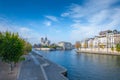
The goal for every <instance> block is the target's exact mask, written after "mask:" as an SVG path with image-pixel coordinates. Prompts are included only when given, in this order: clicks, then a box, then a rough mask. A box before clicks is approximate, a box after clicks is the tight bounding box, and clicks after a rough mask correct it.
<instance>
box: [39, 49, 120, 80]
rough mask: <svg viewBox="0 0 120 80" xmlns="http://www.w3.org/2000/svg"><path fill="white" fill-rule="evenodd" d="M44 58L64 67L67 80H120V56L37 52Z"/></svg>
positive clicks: (70, 52)
mask: <svg viewBox="0 0 120 80" xmlns="http://www.w3.org/2000/svg"><path fill="white" fill-rule="evenodd" d="M38 52H39V54H41V55H43V56H44V57H45V58H47V59H49V60H51V61H53V62H55V63H57V64H59V65H61V66H63V67H65V68H66V69H67V70H68V78H69V80H120V56H112V55H98V54H87V53H76V52H75V50H71V51H38Z"/></svg>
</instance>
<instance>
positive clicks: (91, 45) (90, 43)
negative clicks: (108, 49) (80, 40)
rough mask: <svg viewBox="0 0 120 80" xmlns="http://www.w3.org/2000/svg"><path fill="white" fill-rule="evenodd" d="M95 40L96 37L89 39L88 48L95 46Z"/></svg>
mask: <svg viewBox="0 0 120 80" xmlns="http://www.w3.org/2000/svg"><path fill="white" fill-rule="evenodd" d="M93 40H94V38H90V39H89V40H88V48H93Z"/></svg>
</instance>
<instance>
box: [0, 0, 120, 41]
mask: <svg viewBox="0 0 120 80" xmlns="http://www.w3.org/2000/svg"><path fill="white" fill-rule="evenodd" d="M108 29H111V30H113V29H118V30H120V1H119V0H0V31H6V30H9V31H12V32H18V33H19V34H20V36H21V37H23V38H25V39H27V40H28V41H30V42H31V43H39V42H40V38H41V37H45V36H47V37H48V38H49V39H50V40H51V41H52V42H59V41H69V42H72V43H74V42H75V41H79V40H82V39H84V38H88V37H94V36H95V35H98V33H99V32H100V31H101V30H108Z"/></svg>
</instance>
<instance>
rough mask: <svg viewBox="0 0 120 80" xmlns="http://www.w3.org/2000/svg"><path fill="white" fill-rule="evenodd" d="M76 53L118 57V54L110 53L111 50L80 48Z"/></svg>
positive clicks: (119, 54)
mask: <svg viewBox="0 0 120 80" xmlns="http://www.w3.org/2000/svg"><path fill="white" fill-rule="evenodd" d="M76 52H77V53H92V54H102V55H115V56H120V53H119V52H116V51H111V49H99V48H94V49H91V48H86V49H85V48H81V49H78V50H76Z"/></svg>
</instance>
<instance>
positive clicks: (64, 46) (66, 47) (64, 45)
mask: <svg viewBox="0 0 120 80" xmlns="http://www.w3.org/2000/svg"><path fill="white" fill-rule="evenodd" d="M58 46H60V47H62V49H63V50H70V49H72V44H71V43H70V42H64V41H62V42H59V43H58Z"/></svg>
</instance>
